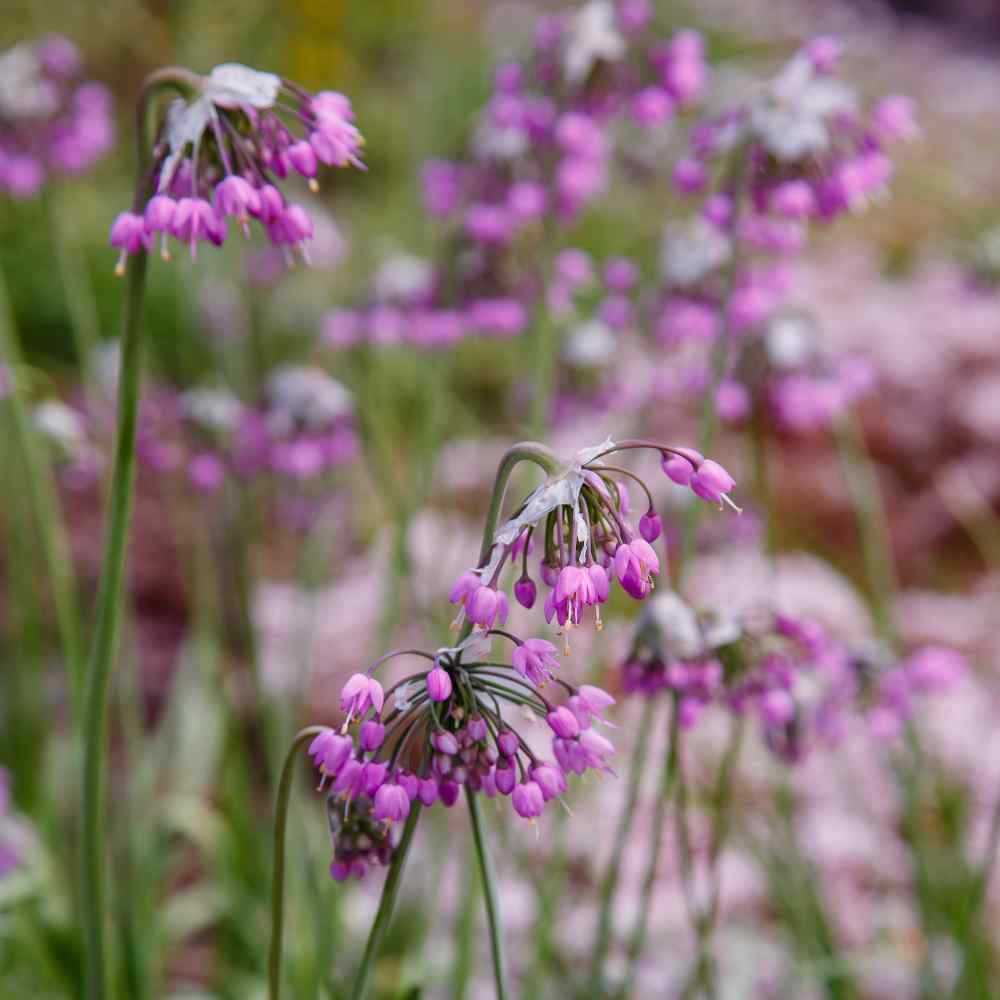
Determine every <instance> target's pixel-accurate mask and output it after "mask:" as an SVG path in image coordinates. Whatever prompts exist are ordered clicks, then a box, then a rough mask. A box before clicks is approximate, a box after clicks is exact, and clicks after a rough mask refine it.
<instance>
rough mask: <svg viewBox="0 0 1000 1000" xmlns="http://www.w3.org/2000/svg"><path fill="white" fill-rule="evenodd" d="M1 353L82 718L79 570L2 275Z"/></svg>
mask: <svg viewBox="0 0 1000 1000" xmlns="http://www.w3.org/2000/svg"><path fill="white" fill-rule="evenodd" d="M0 355H2V357H3V358H4V359H5V360H6V364H7V366H8V367H9V369H10V374H11V377H12V378H13V379H14V380H15V384H14V386H13V387H12V390H11V392H10V395H9V397H8V404H9V406H10V411H11V416H12V422H13V425H14V434H15V436H16V437H17V439H18V444H19V446H20V449H21V453H22V455H23V456H24V471H25V483H24V485H25V486H26V487H27V492H28V494H29V496H30V498H31V506H32V507H33V508H34V511H35V515H36V517H37V522H38V538H39V541H40V542H41V546H42V557H43V558H44V560H45V564H46V567H47V570H48V576H49V582H50V584H51V586H52V603H53V605H54V608H55V616H56V629H57V630H58V632H59V642H60V645H61V646H62V653H63V656H64V658H65V660H66V672H67V675H68V685H67V686H68V689H69V697H70V702H71V704H72V706H73V714H74V716H75V717H76V718H79V717H80V715H81V714H82V711H83V639H82V634H81V628H80V609H79V602H78V599H77V594H76V580H75V576H74V573H73V559H72V554H71V552H70V545H69V537H68V534H67V531H66V523H65V519H64V517H63V512H62V508H61V506H60V503H59V493H58V490H57V488H56V483H55V479H54V477H53V475H52V469H51V466H50V465H49V461H48V456H47V455H46V452H45V449H44V448H43V447H42V445H41V444H40V443H39V441H38V436H37V433H36V431H35V428H34V427H33V426H32V423H31V418H30V417H29V415H28V413H27V411H26V409H25V405H24V400H23V399H22V398H21V391H20V388H19V386H18V385H17V384H16V379H17V378H18V377H19V374H20V367H21V352H20V349H19V345H18V341H17V335H16V333H15V330H14V317H13V314H12V312H11V308H10V299H9V297H8V294H7V285H6V282H5V280H4V278H3V275H2V274H0Z"/></svg>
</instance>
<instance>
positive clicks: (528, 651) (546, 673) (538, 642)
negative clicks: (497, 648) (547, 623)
mask: <svg viewBox="0 0 1000 1000" xmlns="http://www.w3.org/2000/svg"><path fill="white" fill-rule="evenodd" d="M510 662H511V666H513V668H514V669H515V670H516V671H517V672H518V673H519V674H520V675H521V676H522V677H526V678H527V679H528V680H529V681H531V683H532V684H535V685H537V686H538V687H541V686H542V685H544V684H545V683H546V681H548V680H549V678H550V677H552V675H553V671H554V670H555V668H557V667H558V666H559V661H558V660H557V659H556V647H555V646H553V645H552V643H551V642H547V641H546V640H545V639H525V641H524V642H522V643H521V644H520V645H519V646H518V647H517V648H516V649H515V650H514V652H513V653H512V654H511V659H510Z"/></svg>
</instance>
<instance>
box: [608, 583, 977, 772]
mask: <svg viewBox="0 0 1000 1000" xmlns="http://www.w3.org/2000/svg"><path fill="white" fill-rule="evenodd" d="M966 669H967V667H966V665H965V662H964V660H963V658H962V656H961V655H960V654H959V653H957V652H955V651H954V650H951V649H948V648H945V647H940V646H927V647H923V648H922V649H918V650H916V651H915V652H913V653H911V654H910V655H908V656H906V657H904V658H903V659H901V660H900V659H898V658H897V657H896V656H894V655H893V654H892V652H891V650H889V649H888V648H885V647H883V646H880V644H878V643H868V644H864V645H862V646H860V647H857V648H850V647H848V646H847V645H846V644H845V643H843V642H842V641H840V640H839V639H837V638H835V637H834V636H832V635H830V634H829V633H828V632H827V630H826V629H825V628H824V627H823V626H822V625H820V624H819V623H818V622H816V621H813V620H810V619H805V618H797V617H793V616H791V615H787V614H780V613H775V612H774V611H771V610H766V609H761V610H760V611H756V612H747V613H745V614H743V615H741V616H740V617H739V618H738V619H737V618H731V617H727V616H726V615H725V614H724V613H720V612H718V611H711V612H708V613H696V612H695V611H694V609H693V608H691V607H690V606H689V605H688V604H687V603H685V601H684V600H683V599H682V598H681V597H680V596H679V595H678V594H677V593H675V592H673V591H669V590H667V591H661V592H660V593H658V594H657V595H656V596H655V597H654V598H653V600H651V601H650V602H649V603H648V604H647V605H646V607H645V608H644V609H643V614H642V615H640V616H639V619H638V621H637V623H636V627H635V632H634V635H633V639H632V645H631V649H630V650H629V653H628V655H627V656H626V657H625V659H624V661H623V662H622V664H621V668H620V670H621V679H622V687H623V689H624V690H625V691H627V692H629V693H630V694H640V695H642V696H644V697H647V698H649V697H655V696H656V695H658V694H659V693H660V692H663V691H666V692H669V693H670V694H671V695H672V696H673V697H674V698H676V700H677V721H678V723H679V724H680V725H681V727H682V728H684V729H688V728H691V727H693V726H694V725H696V723H697V722H698V720H699V719H700V717H701V715H702V714H703V712H704V710H705V709H706V708H708V707H709V706H710V705H713V704H715V705H722V706H724V707H725V708H727V709H728V710H729V711H731V712H733V713H735V714H737V715H745V716H750V717H756V719H757V721H758V723H759V725H760V728H761V733H762V736H763V740H764V743H765V745H766V746H767V748H768V749H769V750H770V751H771V752H772V753H773V754H774V755H775V756H777V757H778V758H780V759H782V760H784V761H785V762H787V763H790V764H795V763H798V762H800V761H801V760H803V759H804V758H805V757H806V756H807V755H808V753H809V752H810V751H811V750H812V749H814V748H815V747H817V746H823V745H826V746H830V745H836V744H837V743H838V742H839V741H840V740H841V739H842V738H843V737H844V736H845V734H846V733H847V732H849V727H848V725H847V719H848V718H849V717H850V716H851V714H852V713H856V712H857V710H858V708H860V709H861V714H862V715H863V716H864V718H865V721H866V724H867V728H868V730H869V731H870V732H871V734H872V735H873V736H875V737H876V738H877V739H882V740H888V739H892V738H895V737H897V736H898V735H899V734H900V733H901V732H902V730H903V728H904V725H905V723H906V720H907V719H908V718H909V716H910V714H911V713H912V711H913V706H914V702H915V698H916V696H918V695H925V694H933V693H936V692H939V691H943V690H947V689H948V688H949V687H950V686H951V685H952V684H953V683H954V682H955V681H956V680H957V679H959V678H960V677H961V676H962V675H963V673H964V672H965V671H966Z"/></svg>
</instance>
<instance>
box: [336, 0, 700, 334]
mask: <svg viewBox="0 0 1000 1000" xmlns="http://www.w3.org/2000/svg"><path fill="white" fill-rule="evenodd" d="M651 16H652V8H651V6H650V5H649V4H646V3H636V2H633V3H629V4H623V5H615V4H612V3H610V2H608V0H589V2H587V3H585V4H583V5H582V6H580V7H579V8H578V9H575V10H567V11H563V12H561V13H557V14H555V15H552V14H546V15H544V16H543V17H542V18H540V20H539V21H538V24H537V28H536V31H535V45H534V51H533V52H532V53H531V54H530V55H529V56H528V57H527V58H525V59H523V60H521V61H509V62H502V63H500V64H499V65H498V66H497V68H496V72H495V75H494V80H493V90H492V93H491V95H490V97H489V99H488V100H487V102H486V104H485V106H484V107H483V109H482V111H481V113H480V115H479V118H478V122H477V124H476V127H475V129H474V132H473V134H472V136H471V139H470V141H469V143H468V144H467V148H466V149H465V150H464V151H463V153H462V155H461V156H460V157H458V158H456V159H450V160H449V159H435V160H430V161H428V162H427V163H425V164H424V167H423V170H422V177H421V180H422V187H423V198H424V206H425V209H426V211H427V213H428V214H429V215H430V216H432V217H433V218H435V219H437V220H440V221H441V222H442V224H443V225H444V226H445V228H446V230H447V236H448V239H447V240H446V241H445V242H444V252H443V253H442V254H441V256H440V258H439V259H437V260H435V262H434V264H433V266H431V265H428V264H424V266H423V268H422V269H421V280H420V281H419V282H418V283H417V285H416V287H413V286H410V287H408V288H407V289H406V290H405V292H404V293H403V294H397V295H395V296H393V295H388V296H387V295H385V294H379V293H378V289H376V294H375V295H374V296H373V301H372V302H371V303H370V304H369V305H367V306H365V307H364V308H360V309H348V310H340V309H338V310H336V311H334V312H332V313H331V314H330V315H329V316H328V317H327V320H326V322H325V325H324V333H325V336H326V339H327V341H328V342H329V343H331V344H333V345H335V346H338V347H346V346H352V345H354V344H357V343H361V342H368V343H374V344H378V345H384V344H393V343H400V342H406V343H410V344H413V345H415V346H418V347H423V348H439V347H449V346H452V345H454V344H455V343H456V342H458V341H459V340H461V339H462V338H463V337H466V336H483V337H495V338H506V337H512V336H515V335H517V334H519V333H521V332H522V331H524V330H525V329H526V328H527V326H528V322H529V317H530V315H531V313H532V312H533V310H534V309H535V308H536V306H537V304H538V303H539V301H540V300H542V299H544V298H546V297H553V296H554V297H555V298H558V297H559V296H560V295H565V292H566V289H565V287H563V286H564V282H562V281H561V280H560V279H559V277H558V276H557V275H554V276H553V277H552V283H551V285H549V283H547V282H546V281H545V280H544V278H543V277H542V276H543V274H544V272H545V271H546V270H547V267H548V262H547V261H545V260H542V259H540V254H545V253H548V254H551V253H552V251H553V249H554V248H553V247H552V246H550V245H549V244H550V243H551V242H552V241H551V240H549V239H547V234H548V233H549V232H550V231H551V230H552V228H553V227H554V226H563V225H566V224H571V223H573V222H574V221H576V220H577V219H578V218H579V217H580V216H581V215H582V214H583V212H584V211H585V210H586V209H587V208H588V207H590V206H593V205H594V204H596V203H597V201H598V200H599V199H600V198H601V197H602V196H603V195H604V194H605V193H606V192H607V191H608V189H609V185H610V181H611V175H612V170H613V167H614V165H615V163H616V161H619V160H623V159H627V158H629V157H630V155H631V154H632V152H633V151H634V148H633V147H634V145H635V141H634V133H635V131H636V130H637V129H639V130H641V132H642V133H643V134H650V135H652V134H655V133H656V132H657V130H661V131H662V127H663V126H664V125H666V124H667V123H668V122H669V121H671V120H672V119H673V118H674V117H675V116H676V115H678V114H679V113H681V112H683V111H685V110H686V109H688V108H690V107H691V106H693V105H694V104H695V103H696V102H697V100H698V99H699V97H700V96H701V94H702V92H703V90H704V87H705V83H706V80H707V68H706V65H705V57H704V46H703V43H702V39H701V36H700V35H698V34H697V32H693V31H680V32H678V33H677V34H676V35H674V36H673V38H672V39H670V40H669V41H666V42H664V41H661V40H660V39H653V38H650V37H649V35H650V31H649V28H650V22H651ZM661 158H662V157H661ZM615 274H616V276H617V277H618V278H619V279H625V274H626V272H625V271H624V270H619V271H617V272H615ZM613 280H614V278H613V279H612V281H613ZM625 280H632V281H634V277H633V278H629V279H625ZM621 291H622V289H620V288H618V289H610V290H609V296H608V301H607V303H605V304H603V305H602V318H603V319H604V320H605V321H606V322H608V323H610V324H611V325H612V326H613V327H614V326H615V324H616V323H621V322H622V321H623V320H624V319H625V318H626V317H627V316H628V315H629V313H630V310H628V309H627V308H626V305H627V304H626V303H625V302H624V301H623V299H622V298H621V296H620V294H619V293H620V292H621ZM556 308H558V304H556Z"/></svg>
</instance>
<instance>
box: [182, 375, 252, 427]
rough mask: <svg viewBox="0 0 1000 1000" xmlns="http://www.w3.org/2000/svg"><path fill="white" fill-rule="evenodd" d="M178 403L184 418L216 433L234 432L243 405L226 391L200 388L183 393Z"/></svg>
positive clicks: (241, 413)
mask: <svg viewBox="0 0 1000 1000" xmlns="http://www.w3.org/2000/svg"><path fill="white" fill-rule="evenodd" d="M180 402H181V409H182V411H183V412H184V415H185V416H187V417H189V418H190V419H191V420H192V421H194V423H196V424H200V425H201V426H202V427H204V428H205V429H206V430H209V431H213V432H216V433H226V432H228V431H232V430H235V429H236V427H237V425H238V424H239V422H240V417H242V415H243V404H242V403H241V402H240V401H239V400H238V399H237V398H236V397H235V396H234V395H233V394H232V393H231V392H230V391H229V390H228V389H215V388H212V387H209V386H202V387H201V388H198V389H191V390H190V391H189V392H185V393H184V394H183V395H182V396H181V400H180Z"/></svg>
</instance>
